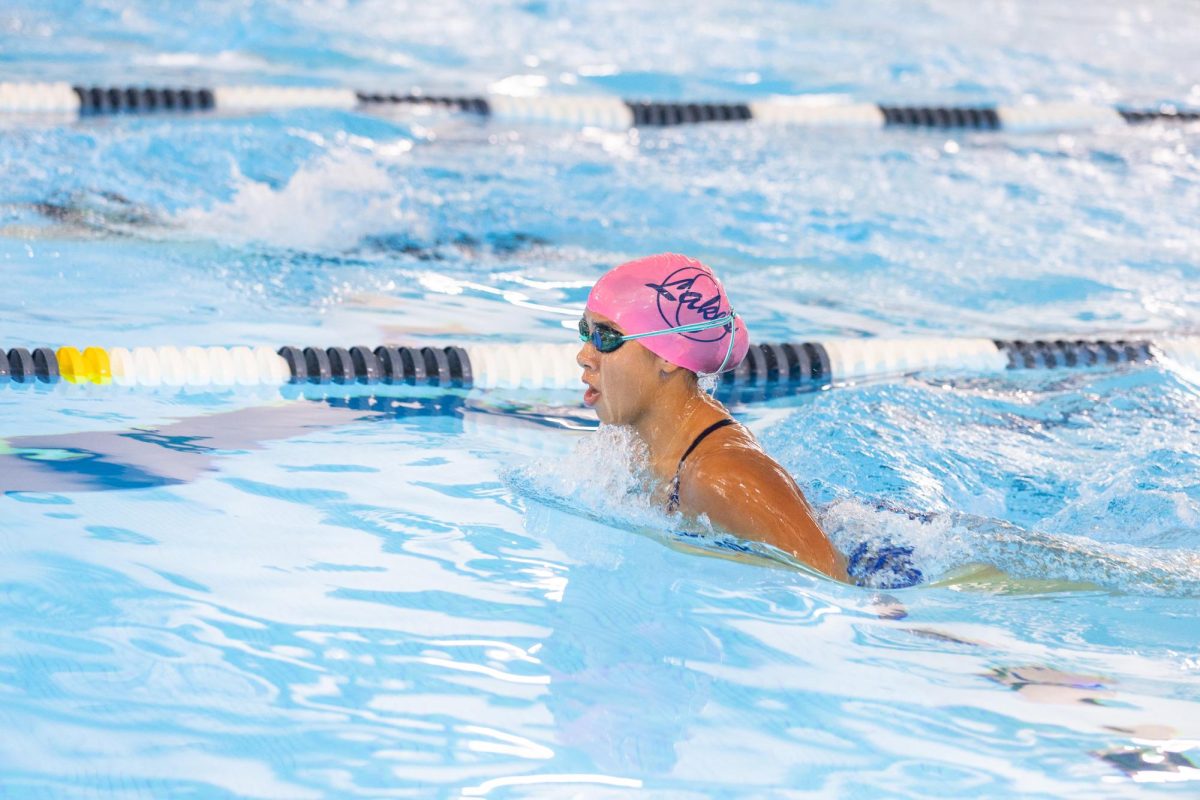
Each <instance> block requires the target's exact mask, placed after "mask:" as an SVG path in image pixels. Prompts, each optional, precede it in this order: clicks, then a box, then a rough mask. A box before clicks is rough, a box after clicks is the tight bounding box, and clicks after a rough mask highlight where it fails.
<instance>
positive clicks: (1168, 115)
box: [0, 82, 1200, 132]
mask: <svg viewBox="0 0 1200 800" xmlns="http://www.w3.org/2000/svg"><path fill="white" fill-rule="evenodd" d="M386 106H423V107H431V108H442V109H446V110H450V111H460V112H467V113H472V114H479V115H483V116H490V117H495V118H497V119H503V120H509V121H527V122H557V123H564V124H571V125H581V126H594V127H604V128H617V129H628V128H642V127H663V126H672V125H688V124H697V123H706V122H744V121H750V120H753V121H755V122H759V123H764V124H772V125H794V126H809V127H830V126H836V127H865V128H895V127H903V128H933V129H968V130H1011V131H1022V132H1025V131H1048V130H1055V131H1058V130H1074V129H1088V128H1094V127H1099V126H1105V125H1114V124H1139V123H1146V122H1161V121H1170V122H1196V121H1198V120H1200V109H1193V108H1186V107H1182V106H1178V105H1174V104H1160V105H1158V106H1155V107H1151V108H1128V107H1120V106H1118V107H1112V106H1101V105H1089V104H1085V103H1043V104H1039V105H1020V106H987V105H979V106H909V105H888V104H876V103H848V102H832V101H827V100H826V99H822V98H814V97H803V96H797V97H772V98H769V99H765V100H757V101H754V102H750V103H685V102H666V103H660V102H648V101H638V100H621V99H619V98H615V97H602V96H601V97H590V96H573V95H572V96H555V95H543V96H537V97H512V96H509V95H501V94H492V95H489V96H487V97H447V96H439V95H427V94H422V93H413V92H410V93H407V94H388V93H381V92H359V91H354V90H352V89H336V88H321V87H294V86H215V87H210V88H186V87H185V88H162V87H148V86H82V85H80V86H72V85H71V84H69V83H62V82H60V83H12V82H8V83H0V114H3V113H10V114H33V113H36V114H43V115H45V114H57V115H63V114H66V115H75V116H79V117H88V116H100V115H112V114H147V113H158V112H195V111H226V112H238V113H245V112H254V111H271V110H284V109H295V108H335V109H344V110H350V109H369V108H379V107H386Z"/></svg>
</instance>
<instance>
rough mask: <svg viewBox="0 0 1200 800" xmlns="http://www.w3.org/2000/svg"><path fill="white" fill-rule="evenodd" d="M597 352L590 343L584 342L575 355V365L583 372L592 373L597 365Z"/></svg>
mask: <svg viewBox="0 0 1200 800" xmlns="http://www.w3.org/2000/svg"><path fill="white" fill-rule="evenodd" d="M598 353H599V351H598V350H596V346H595V345H594V344H592V343H591V342H584V343H583V347H580V348H579V352H578V353H576V354H575V363H576V364H578V365H579V366H581V367H583V368H584V369H585V370H586V369H590V370H592V371H593V372H594V371H595V370H596V367H598V366H599V365H598V364H597V363H596V362H597V358H596V356H597V355H598Z"/></svg>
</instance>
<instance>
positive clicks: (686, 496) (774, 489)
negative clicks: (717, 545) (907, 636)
mask: <svg viewBox="0 0 1200 800" xmlns="http://www.w3.org/2000/svg"><path fill="white" fill-rule="evenodd" d="M680 478H681V480H680V493H679V504H680V510H682V511H683V512H684V513H685V514H688V515H690V516H699V515H701V514H706V515H708V518H709V520H710V521H711V522H712V523H713V525H714V526H716V527H717V528H720V529H721V530H724V531H728V532H729V533H732V534H735V535H737V536H741V537H742V538H744V539H754V540H757V541H760V542H766V543H767V544H770V545H773V546H775V547H778V548H779V549H780V550H783V551H785V552H788V553H791V554H792V555H794V556H795V557H796V558H798V559H800V560H801V561H803V562H804V563H805V564H808V565H809V566H811V567H813V568H815V569H817V570H820V571H821V572H824V573H825V574H826V575H829V576H831V577H833V578H837V579H838V580H842V581H844V580H846V565H845V560H844V559H843V558H842V556H841V554H839V553H838V552H837V550H835V549H834V547H833V545H832V544H831V543H830V541H829V538H828V537H827V536H826V535H825V533H824V532H823V531H822V530H821V528H820V526H819V525H817V522H816V520H815V519H813V514H812V509H811V507H810V506H809V505H808V501H807V500H805V499H804V495H803V494H802V493H801V491H800V487H798V486H797V485H796V482H795V481H794V480H792V477H791V476H790V475H788V473H787V471H786V470H785V469H784V468H783V467H781V466H780V465H779V464H778V463H776V461H775V460H774V459H773V458H771V457H770V456H768V455H767V454H766V453H764V452H762V451H761V450H758V449H756V448H736V449H725V450H721V451H717V452H714V453H710V454H706V455H705V456H704V457H703V458H696V459H695V460H694V462H693V461H692V460H690V459H689V463H687V464H686V465H685V466H684V472H683V474H682V475H681V476H680Z"/></svg>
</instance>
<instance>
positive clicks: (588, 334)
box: [579, 317, 625, 353]
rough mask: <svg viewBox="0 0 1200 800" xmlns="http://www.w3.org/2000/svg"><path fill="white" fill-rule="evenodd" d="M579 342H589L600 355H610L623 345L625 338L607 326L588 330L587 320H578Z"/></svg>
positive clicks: (598, 326)
mask: <svg viewBox="0 0 1200 800" xmlns="http://www.w3.org/2000/svg"><path fill="white" fill-rule="evenodd" d="M579 341H581V342H591V343H592V345H593V346H594V347H595V348H596V349H597V350H599V351H600V352H601V353H611V352H612V351H613V350H616V349H617V348H618V347H620V346H621V345H623V344H625V337H624V336H622V335H621V334H619V333H617V332H616V331H615V330H613V329H612V328H610V327H608V326H607V325H596V326H594V327H592V328H588V324H587V320H586V319H584V318H582V317H581V318H580V319H579Z"/></svg>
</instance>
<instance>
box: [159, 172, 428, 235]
mask: <svg viewBox="0 0 1200 800" xmlns="http://www.w3.org/2000/svg"><path fill="white" fill-rule="evenodd" d="M233 180H234V183H235V186H236V189H235V191H234V195H233V197H232V198H230V199H229V200H228V201H226V202H223V203H217V204H215V205H213V206H212V207H210V208H206V209H188V210H186V211H183V212H181V213H179V214H177V215H176V216H175V221H176V222H178V223H179V224H181V225H182V226H184V227H185V228H187V229H188V230H189V231H192V232H195V233H199V234H202V235H204V236H211V237H213V238H215V239H219V240H220V241H223V242H232V243H237V244H246V243H257V244H268V245H273V246H276V247H284V248H290V249H300V250H345V249H347V248H350V247H353V246H355V245H357V244H358V243H359V242H360V241H361V240H362V238H363V237H364V236H367V235H368V234H378V233H381V232H385V231H391V230H396V229H397V228H403V229H405V230H411V229H412V228H413V227H414V226H415V224H416V221H415V217H414V215H413V214H411V212H409V211H408V210H407V208H406V206H407V203H406V198H407V196H408V192H407V187H402V188H401V187H397V186H396V182H395V179H394V178H393V177H392V176H390V175H389V174H388V173H387V171H386V170H385V169H384V168H383V167H382V166H381V165H380V164H379V163H378V162H377V161H376V160H374V159H373V158H372V157H371V156H368V155H366V154H363V153H358V152H353V151H349V150H342V151H333V152H331V153H329V154H326V155H323V156H321V157H319V158H317V159H314V160H313V161H310V162H309V163H307V164H305V165H304V166H302V167H301V168H300V169H298V170H297V171H296V173H295V174H293V175H292V177H291V179H289V180H288V182H287V184H286V185H285V186H283V187H282V188H278V189H276V188H272V187H271V186H270V185H269V184H267V183H264V182H261V181H256V180H253V179H251V178H248V177H246V176H244V175H242V174H241V173H240V172H239V171H237V170H236V168H235V170H234V174H233Z"/></svg>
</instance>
